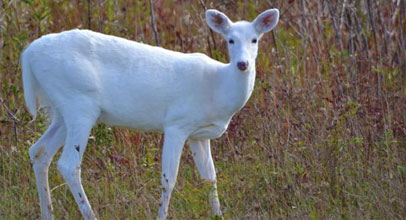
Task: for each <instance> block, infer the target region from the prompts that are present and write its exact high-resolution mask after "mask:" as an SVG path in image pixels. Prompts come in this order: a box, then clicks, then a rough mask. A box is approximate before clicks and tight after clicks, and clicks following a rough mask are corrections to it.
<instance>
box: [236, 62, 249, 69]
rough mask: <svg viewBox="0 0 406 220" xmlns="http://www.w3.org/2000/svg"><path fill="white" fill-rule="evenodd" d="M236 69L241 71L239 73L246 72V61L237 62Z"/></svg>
mask: <svg viewBox="0 0 406 220" xmlns="http://www.w3.org/2000/svg"><path fill="white" fill-rule="evenodd" d="M237 67H238V69H239V70H241V71H245V70H247V68H248V61H239V62H238V63H237Z"/></svg>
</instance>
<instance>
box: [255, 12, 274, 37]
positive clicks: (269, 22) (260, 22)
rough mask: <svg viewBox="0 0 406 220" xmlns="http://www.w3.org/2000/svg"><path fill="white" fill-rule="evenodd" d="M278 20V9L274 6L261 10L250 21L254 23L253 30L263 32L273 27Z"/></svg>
mask: <svg viewBox="0 0 406 220" xmlns="http://www.w3.org/2000/svg"><path fill="white" fill-rule="evenodd" d="M278 21H279V10H278V9H276V8H274V9H269V10H266V11H264V12H262V13H261V14H260V15H258V17H257V18H255V20H254V21H253V22H252V23H253V24H254V27H255V30H256V31H257V32H258V33H259V34H263V33H266V32H268V31H271V30H272V29H274V28H275V26H276V24H278Z"/></svg>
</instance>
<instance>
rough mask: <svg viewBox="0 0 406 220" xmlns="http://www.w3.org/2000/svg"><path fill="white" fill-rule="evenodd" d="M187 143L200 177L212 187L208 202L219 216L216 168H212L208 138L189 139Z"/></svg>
mask: <svg viewBox="0 0 406 220" xmlns="http://www.w3.org/2000/svg"><path fill="white" fill-rule="evenodd" d="M189 145H190V148H191V150H192V154H193V159H194V161H195V164H196V166H197V169H198V171H199V173H200V177H201V178H202V179H205V180H207V181H208V182H210V183H211V184H212V189H211V191H210V193H209V202H210V206H211V208H212V211H213V214H214V215H216V216H221V215H222V213H221V209H220V202H219V198H218V194H217V184H216V170H215V168H214V163H213V158H212V156H211V152H210V140H194V139H192V140H189Z"/></svg>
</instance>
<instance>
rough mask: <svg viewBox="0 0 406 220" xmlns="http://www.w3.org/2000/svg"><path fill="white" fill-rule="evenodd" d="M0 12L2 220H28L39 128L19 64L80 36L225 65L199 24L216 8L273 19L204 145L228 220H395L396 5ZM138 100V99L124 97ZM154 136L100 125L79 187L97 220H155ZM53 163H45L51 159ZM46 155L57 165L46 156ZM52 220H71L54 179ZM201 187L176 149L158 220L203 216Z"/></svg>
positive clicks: (272, 2) (31, 4) (64, 190)
mask: <svg viewBox="0 0 406 220" xmlns="http://www.w3.org/2000/svg"><path fill="white" fill-rule="evenodd" d="M152 6H153V7H152V8H153V10H152V12H153V14H154V17H155V25H156V29H157V31H156V33H157V35H156V37H155V36H154V31H153V25H151V10H150V9H151V4H150V1H148V0H139V1H136V0H132V1H130V0H120V1H118V0H74V1H60V0H59V1H58V0H55V1H46V0H1V1H0V85H1V87H0V98H1V99H0V101H1V103H0V197H1V198H2V199H1V200H0V219H39V218H40V208H39V201H38V198H37V192H36V188H35V178H34V174H33V171H32V169H31V166H30V161H29V156H28V149H29V146H31V145H32V144H33V143H34V142H35V141H36V140H37V139H38V138H39V137H40V136H41V134H42V133H43V132H44V131H45V129H46V126H47V120H46V118H45V117H44V116H45V115H44V114H40V116H39V117H38V118H37V120H36V121H34V122H30V120H31V117H30V115H29V114H28V112H27V110H26V109H25V106H24V99H23V88H22V83H21V68H20V65H19V56H20V53H21V52H22V50H23V49H24V48H25V47H26V46H27V45H28V44H29V43H30V42H32V41H33V40H34V39H36V38H39V37H40V36H41V35H44V34H47V33H53V32H61V31H63V30H69V29H73V28H80V29H91V30H94V31H98V32H102V33H106V34H112V35H116V36H120V37H124V38H127V39H131V40H135V41H139V42H143V43H146V44H152V45H156V44H157V43H158V44H159V45H160V46H162V47H164V48H167V49H171V50H177V51H182V52H202V53H205V54H207V55H209V56H210V57H212V58H214V59H217V60H220V61H222V62H228V55H227V49H226V44H225V42H224V40H223V39H222V38H221V36H219V35H218V34H215V33H213V32H211V31H210V30H209V28H208V26H207V25H206V23H205V17H204V12H205V9H207V8H215V9H218V10H221V11H223V12H224V13H226V14H227V15H228V16H229V17H230V19H232V20H234V21H237V20H241V19H245V20H249V21H251V20H252V19H254V18H255V17H256V16H257V15H258V14H259V13H261V12H262V11H264V10H266V9H269V8H278V9H279V10H280V12H281V18H280V22H279V24H278V26H277V27H276V28H275V29H274V31H272V32H271V33H268V34H266V35H265V36H264V37H263V38H262V40H261V42H260V49H259V55H258V58H257V79H256V86H255V90H254V93H253V95H252V97H251V99H250V101H249V102H248V104H247V106H246V107H245V108H244V109H242V110H241V112H239V113H238V114H236V115H235V116H234V118H233V120H232V122H231V124H230V126H229V129H228V131H227V133H226V134H224V135H223V136H222V137H221V138H219V139H217V140H214V141H212V148H213V150H212V153H213V156H214V159H215V164H216V168H217V172H218V188H219V196H220V201H221V205H222V209H223V212H224V216H225V218H226V219H405V216H406V142H405V141H406V71H405V70H406V1H405V0H336V1H329V0H267V1H248V0H243V1H235V0H218V1H211V0H191V1H186V0H168V1H163V0H153V1H152ZM134 101H137V100H134ZM161 145H162V138H161V135H160V134H143V133H139V132H136V131H131V130H127V129H120V128H110V127H108V126H106V125H103V124H101V125H98V126H96V127H95V128H94V129H93V131H92V136H91V137H90V140H89V145H88V148H87V153H86V154H85V158H84V162H83V165H82V167H83V168H82V181H83V184H84V187H85V189H86V192H87V194H88V197H89V199H90V203H91V204H92V206H93V208H94V210H95V211H96V214H97V216H98V218H99V219H154V218H155V217H156V215H157V210H158V203H159V198H160V153H161ZM58 156H59V155H57V157H58ZM57 157H56V158H57ZM55 161H56V160H54V163H53V164H52V165H51V168H50V186H51V189H52V199H53V204H54V211H55V215H56V219H80V213H79V211H78V208H77V206H76V204H75V202H74V199H73V197H72V196H71V194H70V192H69V190H68V187H67V186H66V185H65V183H64V181H63V180H62V178H61V176H60V175H59V173H58V172H57V170H56V168H55ZM208 190H209V186H208V185H207V184H205V183H204V182H202V181H201V180H200V179H199V176H198V173H197V171H196V169H195V166H194V164H193V160H192V157H191V155H190V152H189V149H188V148H185V150H184V153H183V156H182V162H181V165H180V171H179V176H178V182H177V185H176V189H175V191H174V194H173V198H172V200H171V204H170V208H169V219H210V217H211V212H210V206H209V204H208V200H207V192H208Z"/></svg>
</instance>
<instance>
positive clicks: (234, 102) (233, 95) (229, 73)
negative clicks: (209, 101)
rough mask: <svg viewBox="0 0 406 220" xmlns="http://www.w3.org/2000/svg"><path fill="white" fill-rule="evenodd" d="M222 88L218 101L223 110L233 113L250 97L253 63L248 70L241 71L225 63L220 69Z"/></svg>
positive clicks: (252, 81)
mask: <svg viewBox="0 0 406 220" xmlns="http://www.w3.org/2000/svg"><path fill="white" fill-rule="evenodd" d="M220 72H221V73H220V74H221V76H222V83H221V84H222V86H221V87H222V88H221V90H222V91H221V93H220V94H221V95H220V99H221V100H219V101H220V103H223V104H224V110H226V111H227V112H229V113H231V114H234V113H235V112H237V111H238V110H240V109H241V108H242V107H243V106H244V105H245V104H246V103H247V101H248V99H249V98H250V96H251V94H252V91H253V89H254V84H255V73H256V72H255V64H253V65H252V66H251V67H250V68H249V70H248V71H246V72H241V71H240V70H239V69H238V68H237V67H236V65H232V64H231V63H230V64H227V65H225V66H224V67H223V68H222V69H220Z"/></svg>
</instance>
